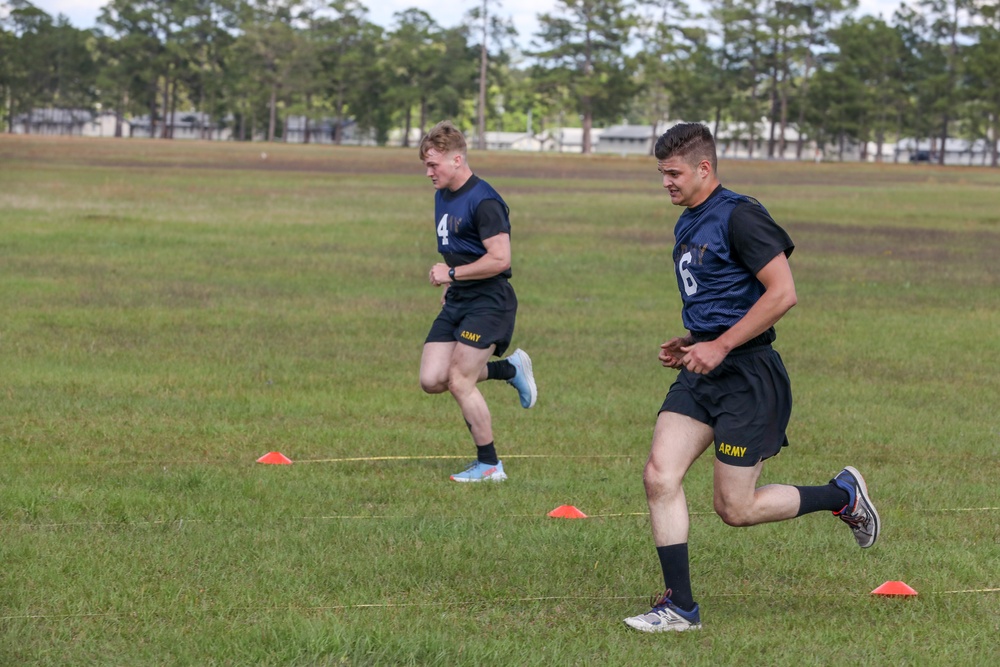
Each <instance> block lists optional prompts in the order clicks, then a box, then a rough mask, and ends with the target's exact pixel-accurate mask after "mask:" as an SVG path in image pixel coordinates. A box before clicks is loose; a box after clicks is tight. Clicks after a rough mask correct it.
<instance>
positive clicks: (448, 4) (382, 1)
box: [31, 0, 901, 47]
mask: <svg viewBox="0 0 1000 667" xmlns="http://www.w3.org/2000/svg"><path fill="white" fill-rule="evenodd" d="M31 1H32V3H33V4H34V5H35V6H36V7H39V8H40V9H42V10H44V11H45V12H47V13H49V14H51V15H52V16H53V18H54V17H55V16H56V15H57V14H65V15H66V16H68V17H69V20H70V23H72V24H73V25H74V26H75V27H77V28H91V27H93V26H94V24H95V23H96V19H97V15H98V13H99V11H100V9H101V7H103V6H104V5H106V4H107V0H31ZM900 3H901V0H861V2H860V7H861V9H860V12H859V13H861V14H871V15H873V16H877V15H880V14H881V15H882V17H883V18H885V19H886V20H887V21H888V20H890V19H891V18H892V14H893V12H894V11H895V9H896V8H897V7H899V5H900ZM362 4H364V5H365V6H366V7H368V19H369V20H370V21H371V22H372V23H376V24H378V25H380V26H383V27H385V28H390V27H392V24H393V14H394V13H396V12H398V11H402V10H405V9H409V8H411V7H417V8H419V9H423V10H424V11H426V12H427V13H428V14H430V15H431V16H432V17H433V18H434V20H435V21H437V22H438V24H439V25H441V26H442V27H445V28H453V27H455V26H456V25H458V24H459V23H461V21H462V17H463V16H464V15H465V13H466V12H467V11H469V10H470V9H471V8H473V7H478V6H479V5H480V4H481V2H480V0H362ZM556 4H557V3H556V0H500V8H499V11H498V12H497V13H498V14H499V15H500V16H506V17H510V18H512V19H513V21H514V26H515V27H516V28H517V30H518V33H519V34H520V36H519V41H520V42H521V44H522V45H523V46H525V47H526V46H528V44H529V43H530V42H531V38H532V36H533V35H534V33H535V32H536V31H537V30H538V20H537V18H536V17H537V15H538V14H543V13H546V12H551V11H552V9H553V7H555V6H556ZM690 4H691V6H692V8H694V7H697V6H699V0H691V2H690ZM494 6H495V3H494Z"/></svg>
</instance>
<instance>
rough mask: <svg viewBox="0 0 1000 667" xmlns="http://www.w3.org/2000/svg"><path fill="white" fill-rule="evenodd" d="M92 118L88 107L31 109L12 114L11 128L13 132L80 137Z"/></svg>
mask: <svg viewBox="0 0 1000 667" xmlns="http://www.w3.org/2000/svg"><path fill="white" fill-rule="evenodd" d="M93 118H94V112H92V111H90V110H89V109H32V110H31V111H30V112H28V113H23V114H19V115H17V116H14V123H13V125H14V127H13V130H14V134H41V135H50V136H52V135H55V136H74V137H80V136H83V135H84V128H85V127H86V126H87V125H88V124H89V123H90V122H91V121H92V120H93Z"/></svg>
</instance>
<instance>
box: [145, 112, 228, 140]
mask: <svg viewBox="0 0 1000 667" xmlns="http://www.w3.org/2000/svg"><path fill="white" fill-rule="evenodd" d="M166 119H167V120H166V122H168V123H169V124H170V127H171V130H170V132H169V133H168V134H167V136H168V137H171V138H173V139H206V140H218V141H228V140H229V139H231V138H232V135H233V131H232V129H231V128H229V127H225V126H216V125H214V124H213V121H212V117H211V116H209V115H208V114H206V113H202V112H200V111H185V112H183V113H177V114H169V115H167V117H166ZM164 122H165V121H164V119H157V120H156V122H155V123H153V122H151V121H150V119H149V116H148V115H146V116H139V117H138V118H133V119H132V122H131V134H130V135H129V136H131V137H133V138H136V139H159V138H160V137H162V136H163V123H164ZM227 125H228V124H227Z"/></svg>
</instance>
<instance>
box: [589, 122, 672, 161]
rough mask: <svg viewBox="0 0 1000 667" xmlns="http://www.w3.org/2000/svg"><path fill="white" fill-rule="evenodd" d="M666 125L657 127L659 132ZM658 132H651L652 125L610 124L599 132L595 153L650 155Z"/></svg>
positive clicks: (661, 132)
mask: <svg viewBox="0 0 1000 667" xmlns="http://www.w3.org/2000/svg"><path fill="white" fill-rule="evenodd" d="M666 128H667V126H664V128H663V129H662V130H661V129H657V132H659V134H663V132H665V131H666ZM659 134H657V135H654V134H653V126H652V125H612V126H611V127H609V128H607V129H605V130H603V131H602V132H601V134H600V137H601V140H600V142H599V143H598V144H597V146H596V147H595V150H594V152H595V153H617V154H620V155H652V154H653V144H654V143H656V138H657V137H658V136H659Z"/></svg>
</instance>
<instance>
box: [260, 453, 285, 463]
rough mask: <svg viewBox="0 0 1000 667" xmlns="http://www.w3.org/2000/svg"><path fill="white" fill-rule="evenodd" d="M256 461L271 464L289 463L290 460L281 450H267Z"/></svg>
mask: <svg viewBox="0 0 1000 667" xmlns="http://www.w3.org/2000/svg"><path fill="white" fill-rule="evenodd" d="M257 463H270V464H272V465H284V466H287V465H291V464H292V460H291V459H290V458H288V457H287V456H285V455H284V454H282V453H281V452H269V453H267V454H264V456H262V457H260V458H259V459H257Z"/></svg>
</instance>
